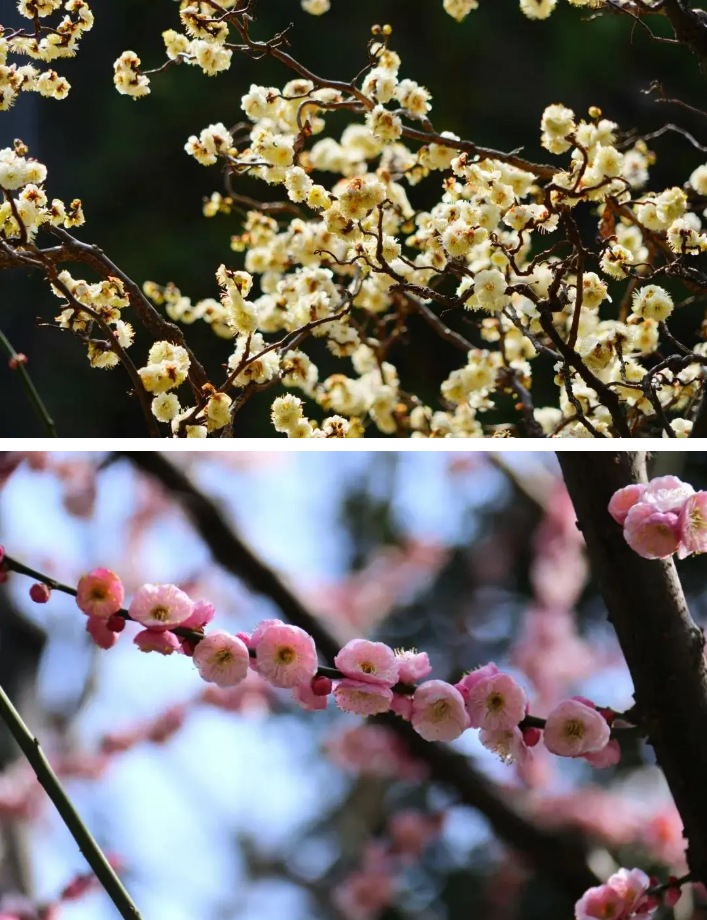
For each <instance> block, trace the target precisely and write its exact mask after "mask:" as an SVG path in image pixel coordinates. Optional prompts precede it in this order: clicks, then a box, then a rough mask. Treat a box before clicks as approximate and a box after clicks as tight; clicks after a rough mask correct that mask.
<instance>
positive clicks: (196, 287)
mask: <svg viewBox="0 0 707 920" xmlns="http://www.w3.org/2000/svg"><path fill="white" fill-rule="evenodd" d="M12 7H13V4H12V3H10V2H9V0H7V3H6V5H5V9H4V11H3V23H4V24H5V25H13V24H16V23H15V20H16V19H17V18H18V17H17V16H15V15H13V10H12ZM257 12H258V19H257V23H256V24H255V25H254V35H256V36H257V37H262V38H268V37H270V36H272V35H273V34H274V33H275V32H276V31H278V30H280V29H282V28H283V27H284V26H285V25H287V24H288V23H289V22H292V23H293V24H294V30H293V32H292V46H291V50H292V52H293V54H294V55H295V57H297V58H299V59H300V60H301V61H302V62H304V63H306V64H307V66H309V67H310V68H311V69H312V70H314V72H315V73H318V74H320V75H326V76H329V77H330V78H335V79H342V78H346V79H350V78H351V77H352V76H353V75H354V74H355V73H357V72H358V71H359V70H360V68H361V66H362V65H363V64H364V63H365V47H366V43H367V41H368V39H369V38H370V27H371V25H373V24H374V23H384V22H387V23H390V24H391V25H392V27H393V38H392V42H391V45H392V47H394V48H395V49H396V50H397V51H398V52H399V53H400V54H401V56H402V59H403V68H402V72H401V75H402V76H404V77H411V78H413V79H415V80H417V81H418V82H420V83H423V84H425V85H426V86H427V87H428V88H429V89H430V90H431V92H432V94H433V110H432V113H431V114H432V116H433V119H434V124H435V127H436V128H437V130H440V131H441V130H451V131H454V132H456V133H457V134H458V135H459V136H461V137H464V138H469V139H472V140H475V141H477V142H479V143H481V144H486V145H489V146H492V147H496V148H498V149H503V150H511V149H514V148H516V147H519V146H523V147H524V149H525V152H526V154H527V155H528V156H529V157H530V158H536V159H539V160H540V161H541V162H544V161H546V160H547V159H548V154H547V153H546V152H545V151H542V150H541V148H540V147H539V122H540V116H541V114H542V111H543V109H544V108H545V106H546V105H548V104H550V103H552V102H558V101H562V102H563V103H565V104H566V105H569V106H571V107H572V108H574V109H575V110H576V111H577V112H578V113H586V110H587V108H588V107H589V106H590V105H598V106H600V107H601V108H602V109H603V111H604V112H605V114H606V115H607V116H608V117H610V118H612V119H614V120H616V121H618V122H619V123H620V125H621V126H622V128H625V129H629V128H632V127H638V128H639V130H640V131H641V132H642V133H646V132H649V131H651V130H655V129H656V128H658V127H660V126H661V125H662V124H664V123H665V122H666V121H670V120H675V121H678V122H679V124H681V125H682V126H684V127H686V128H688V129H690V130H692V131H693V132H694V133H695V134H696V136H697V137H698V138H700V137H702V138H704V130H703V125H702V124H701V123H700V120H699V118H698V117H697V116H694V115H692V114H691V113H689V112H687V111H684V110H676V109H675V108H672V110H669V107H668V106H662V105H657V104H655V103H654V102H653V101H652V97H648V96H646V95H645V94H643V90H645V89H646V88H647V87H648V86H649V84H650V82H651V81H652V80H655V79H658V80H661V81H662V82H663V83H664V84H665V86H666V89H667V91H668V93H669V95H671V96H678V97H679V98H681V99H683V100H684V101H686V102H689V103H692V104H693V105H697V106H701V96H702V90H703V85H704V78H703V77H701V76H700V74H699V71H698V69H697V65H696V62H695V60H694V59H693V58H692V57H691V56H690V55H689V54H688V53H687V52H685V51H684V50H683V49H682V48H676V47H673V46H670V45H667V44H664V43H659V42H657V41H653V40H652V39H651V38H650V36H649V35H648V33H647V32H646V30H645V29H643V28H642V27H641V26H640V25H636V24H635V23H634V22H632V21H631V20H630V19H628V18H627V17H623V16H615V15H608V16H603V17H599V18H594V19H593V20H592V21H591V22H586V21H584V20H586V19H587V18H589V17H588V16H587V10H581V9H577V8H574V7H571V6H570V5H569V4H568V3H565V2H561V3H559V4H558V8H557V9H556V11H555V12H554V13H553V15H552V16H551V17H550V19H549V20H547V21H544V22H531V21H530V20H528V19H527V18H526V17H525V16H523V15H522V14H521V13H520V11H519V9H518V7H517V3H516V2H515V0H496V2H482V3H481V8H480V9H479V10H476V11H475V12H472V13H471V14H470V15H469V16H468V17H467V19H466V20H465V21H464V22H463V23H461V24H458V23H457V22H455V21H454V20H453V19H452V18H451V17H450V16H448V15H447V14H446V13H445V12H444V11H443V10H442V0H404V2H403V0H359V2H357V3H347V2H344V0H332V9H331V10H330V12H328V13H327V14H325V15H324V16H322V17H312V16H310V15H308V14H306V13H304V12H303V11H302V10H301V9H300V5H299V0H277V2H274V3H266V2H261V3H259V4H258V7H257ZM95 13H96V26H95V28H94V30H93V31H92V32H91V33H89V34H88V35H87V36H86V38H85V39H84V41H83V44H82V47H81V51H80V53H79V55H78V56H77V58H76V59H75V60H73V61H61V62H60V63H61V68H60V70H61V72H62V73H65V74H66V76H67V77H68V78H69V80H70V81H71V83H72V90H71V93H70V95H69V97H68V99H67V100H65V101H64V102H61V103H57V102H54V101H53V100H46V99H42V98H39V97H38V96H36V94H23V95H22V97H21V99H20V100H19V102H18V104H17V105H16V106H15V107H14V108H13V109H12V110H10V111H9V112H4V113H2V114H1V115H0V144H2V145H3V146H4V145H8V144H10V143H11V142H12V139H13V138H15V137H20V138H22V139H23V140H24V141H25V142H26V143H28V144H29V145H30V147H31V153H32V154H33V155H34V156H36V157H37V158H39V159H40V160H42V161H43V162H45V163H46V164H47V165H48V167H49V189H50V192H51V194H52V195H58V196H60V197H62V198H64V199H66V200H71V199H73V198H74V197H80V198H81V199H82V200H83V202H84V206H85V211H86V215H87V224H86V226H85V227H84V228H82V229H81V231H80V233H79V235H80V236H81V238H83V239H86V240H89V241H92V242H95V243H97V244H99V245H100V246H101V247H103V248H104V249H105V250H106V251H107V252H108V253H109V254H110V256H111V257H112V258H113V260H114V261H115V262H117V264H118V265H120V266H121V267H122V268H123V270H124V271H126V272H127V273H128V274H129V275H130V276H131V277H132V278H134V279H136V280H137V281H139V282H140V283H142V282H143V281H144V280H146V279H150V280H153V281H157V282H159V283H164V282H166V281H169V280H172V281H174V282H175V283H176V284H177V286H178V287H180V288H181V289H182V291H183V292H184V293H187V294H188V295H189V296H192V297H193V298H194V299H195V300H199V299H202V298H203V297H207V296H214V295H215V294H216V293H217V289H216V286H215V280H214V271H215V269H216V267H217V266H218V265H219V264H220V263H221V262H223V261H226V262H227V263H228V264H230V265H238V264H239V261H240V259H241V258H242V256H237V255H235V254H234V253H232V252H231V250H230V248H229V238H230V236H231V235H232V234H234V233H239V232H240V218H239V216H238V214H237V213H235V212H234V213H233V214H232V215H231V216H229V217H225V216H223V215H222V216H219V217H217V218H215V219H206V218H204V217H203V216H202V213H201V206H202V199H203V197H204V196H205V195H210V194H211V192H212V191H214V190H217V189H218V190H222V189H221V185H220V183H221V179H220V175H219V172H218V170H217V169H204V168H203V167H202V166H199V164H197V163H196V161H195V160H193V159H192V158H190V157H188V156H187V155H186V154H185V152H184V149H183V148H184V143H185V142H186V139H187V138H188V136H189V135H190V134H192V133H194V132H197V133H198V131H199V130H201V128H203V127H205V126H206V125H208V124H210V123H212V122H214V121H223V122H225V123H226V124H233V123H235V122H237V121H239V120H241V116H242V113H241V112H240V108H239V103H240V98H241V96H242V95H243V93H244V92H246V91H247V89H248V87H249V86H250V84H251V83H252V82H255V83H259V84H261V85H275V86H282V85H284V83H285V82H286V81H287V80H288V79H290V78H291V76H292V74H291V73H289V72H288V71H287V70H286V68H285V67H284V66H282V65H280V64H279V63H277V62H273V61H270V60H263V61H260V62H253V61H250V60H248V59H246V58H239V57H238V56H235V57H234V62H235V63H234V64H233V66H232V68H231V70H230V71H228V72H227V73H226V74H223V75H220V76H218V77H213V78H207V77H205V76H204V75H203V74H202V73H201V71H199V70H198V68H192V67H181V68H177V69H174V70H171V71H168V72H167V73H166V74H163V75H160V76H158V77H157V78H156V79H154V80H153V82H152V93H151V95H150V96H149V97H148V98H146V99H144V100H141V101H137V102H136V101H134V100H132V99H129V98H127V97H123V96H119V95H118V94H117V93H116V92H115V90H114V88H113V85H112V63H113V61H114V60H115V58H116V57H117V56H118V55H119V54H120V53H121V52H122V51H123V50H125V49H126V48H130V49H132V50H134V51H136V52H137V53H138V54H139V55H140V57H141V58H142V61H143V66H144V67H147V68H150V67H154V66H158V65H159V64H160V63H162V61H163V60H164V51H163V44H162V40H161V37H160V36H161V33H162V31H163V30H164V29H166V28H170V27H176V26H178V17H177V10H176V7H175V4H173V3H168V2H166V0H153V2H151V3H147V4H146V3H144V2H143V0H121V2H120V3H107V2H103V0H102V2H99V3H97V4H96V6H95ZM655 18H656V19H658V21H657V22H656V23H653V22H652V23H651V25H652V27H653V28H654V30H655V31H656V33H657V34H663V35H665V34H667V33H666V31H665V24H664V23H663V22H662V21H661V20H660V18H659V17H655ZM337 117H338V116H333V115H330V116H328V123H329V124H330V125H331V127H334V126H336V125H339V126H340V128H341V129H343V127H344V125H345V124H346V116H345V113H344V115H343V116H342V117H340V118H338V120H337ZM653 146H654V149H655V150H656V151H657V153H658V156H659V159H658V164H657V166H656V168H655V171H654V173H653V177H654V182H655V185H656V186H658V185H660V187H661V188H662V187H665V185H666V184H676V183H677V184H682V182H684V181H685V180H686V178H687V176H688V175H689V173H690V172H691V171H692V169H694V168H695V166H696V165H698V164H699V163H700V162H701V157H700V154H699V152H697V151H696V150H695V149H694V148H692V147H691V146H690V145H689V144H688V142H687V141H686V140H685V139H684V138H681V137H679V136H678V135H674V134H667V135H665V136H664V137H662V138H661V139H659V140H657V141H656V142H655V143H654V145H653ZM702 159H704V158H702ZM438 183H439V176H438V175H435V174H433V175H432V177H430V179H428V180H427V182H426V183H423V185H422V186H418V187H417V188H416V189H415V190H414V196H415V202H416V203H418V204H419V205H420V206H427V205H429V204H431V203H433V202H434V200H436V197H435V196H437V195H438ZM661 183H662V184H661ZM239 187H240V188H241V190H242V191H243V192H244V193H246V194H248V193H251V194H252V193H255V194H256V195H260V196H263V197H265V196H266V195H267V191H268V190H267V188H266V187H265V185H264V183H257V182H255V181H254V180H242V182H241V183H240V186H239ZM586 229H587V233H588V234H590V236H589V237H588V238H591V236H593V234H594V232H595V230H592V228H591V225H590V223H589V222H588V223H587V224H586ZM57 303H58V301H57V300H56V299H55V298H54V297H53V296H52V295H51V294H50V293H49V291H48V289H47V286H46V283H44V282H42V280H41V279H40V278H38V277H25V276H24V273H23V272H21V271H13V272H12V273H10V272H4V273H3V276H2V277H0V318H1V320H0V328H2V329H4V331H5V333H6V334H7V335H8V337H9V338H10V340H11V342H12V343H13V345H14V346H15V348H16V349H17V350H18V351H22V352H24V353H25V354H26V355H27V356H28V358H29V360H30V365H29V368H30V370H31V372H32V375H33V377H34V378H35V381H36V383H37V384H38V387H39V389H40V391H41V392H42V393H43V394H44V396H45V397H46V401H47V404H48V406H49V409H50V410H51V413H52V414H53V416H54V418H55V420H56V421H57V424H58V429H59V433H60V434H61V435H62V436H66V437H76V436H83V437H94V436H96V437H98V436H100V437H110V436H117V437H126V436H144V435H145V431H144V422H143V420H142V419H141V417H140V413H139V408H138V406H137V405H136V404H135V401H134V400H133V401H131V400H129V399H128V398H127V397H126V395H125V393H126V390H127V386H126V378H125V377H124V374H123V372H122V371H121V370H120V369H118V370H116V371H110V372H108V371H101V372H97V371H93V370H91V369H90V367H89V366H88V363H87V360H86V356H85V352H84V349H83V347H82V346H81V345H80V344H79V343H77V342H73V341H70V340H69V339H68V337H64V336H62V335H61V334H60V333H59V332H57V331H56V330H55V329H52V328H48V327H43V328H42V327H38V325H37V319H38V318H40V319H41V320H42V321H44V322H46V321H47V320H50V319H51V318H52V317H53V316H54V315H55V314H56V312H57V309H56V308H57ZM700 316H701V315H700V312H699V308H695V310H694V311H693V310H691V309H688V310H685V311H681V319H682V322H683V326H684V328H683V326H680V327H678V326H676V330H675V331H676V332H677V333H678V334H679V335H680V334H685V335H686V336H687V335H688V334H689V335H694V332H695V329H696V328H697V327H698V326H699V321H700ZM446 319H448V320H449V321H450V322H451V324H452V325H453V326H454V325H457V326H458V328H460V329H462V330H463V331H464V332H465V334H466V335H467V336H470V337H471V338H472V339H475V338H476V337H477V332H476V330H475V329H474V328H473V327H472V326H470V325H468V324H467V325H465V324H464V319H463V318H459V317H449V316H447V317H446ZM418 323H419V324H422V320H419V318H418V319H417V320H415V319H413V321H412V325H411V330H412V335H411V336H410V342H409V343H406V344H405V345H399V346H397V347H396V349H395V351H394V352H393V353H392V356H391V357H392V360H393V362H394V363H395V364H396V365H397V366H398V368H399V370H400V373H401V377H402V379H403V385H404V386H405V388H406V389H407V390H411V391H413V392H416V393H418V394H419V395H420V396H421V397H422V398H423V399H427V400H431V401H434V400H436V397H437V395H438V388H439V384H440V382H441V380H443V379H444V378H445V377H446V376H447V374H448V373H449V371H450V370H451V369H452V368H454V367H456V366H458V362H459V356H458V354H456V353H455V349H454V348H453V347H452V346H450V345H449V344H447V343H445V342H443V341H441V340H437V339H436V338H435V337H434V336H432V335H429V334H428V333H429V331H428V330H427V328H426V327H424V325H418ZM460 324H461V325H460ZM416 332H417V333H419V334H417V335H416V334H415V333H416ZM187 333H188V337H189V340H190V342H191V343H192V344H193V346H194V348H195V350H196V351H197V354H199V356H200V357H201V358H202V360H203V361H204V362H205V364H206V365H207V367H208V368H209V370H210V371H212V372H214V373H216V372H217V371H218V370H219V367H220V365H221V364H223V363H224V361H225V360H226V358H227V357H228V354H229V343H228V342H224V341H222V340H217V339H216V338H215V337H214V336H212V335H211V333H210V332H209V330H208V328H207V327H206V326H205V325H204V324H200V323H197V324H195V325H193V326H191V327H189V328H188V330H187ZM315 344H316V345H317V346H322V343H315ZM147 345H148V342H147V340H146V338H145V337H144V336H139V337H138V340H137V344H136V347H135V353H136V355H138V354H144V353H145V349H146V347H147ZM313 354H314V355H315V356H316V359H317V361H318V363H320V370H321V377H322V379H323V378H324V377H325V376H327V375H328V374H329V373H331V372H334V371H337V370H338V368H339V367H340V365H341V362H340V361H337V360H336V359H333V358H331V357H330V356H327V355H328V353H327V352H326V349H325V348H324V347H323V346H322V347H317V348H315V351H314V352H313ZM545 370H546V372H539V373H537V379H536V382H535V385H534V393H535V396H536V403H537V404H538V405H543V404H544V403H545V401H546V400H553V401H554V399H555V398H556V390H555V389H554V386H553V385H552V383H551V377H552V369H551V368H550V367H549V366H548V368H547V369H545ZM0 391H1V392H2V393H3V395H4V396H5V398H3V399H2V400H0V434H4V435H6V436H7V435H13V436H36V435H39V434H41V431H40V428H39V422H38V421H37V419H36V418H35V417H34V416H33V415H32V414H31V412H30V411H29V410H28V409H27V408H26V402H25V396H24V393H23V391H22V389H21V384H20V381H19V380H18V379H17V377H16V375H15V374H13V373H12V372H11V371H10V370H9V369H8V368H7V366H6V362H5V361H4V360H3V361H0ZM273 395H274V393H273V391H268V393H266V394H263V395H262V396H261V397H260V398H254V399H253V400H252V401H251V403H250V404H249V405H248V406H247V407H246V409H245V410H244V411H243V412H242V413H241V416H240V419H241V421H240V424H239V426H238V428H237V430H236V432H235V434H236V436H245V435H250V436H273V435H274V433H273V431H272V428H271V426H270V424H269V420H268V412H267V406H269V403H270V401H271V399H272V397H273ZM435 404H436V403H435ZM487 418H488V420H489V421H506V422H508V421H516V419H515V418H514V413H513V410H512V408H511V406H510V402H509V401H507V403H503V404H502V405H501V409H500V412H499V413H496V414H495V415H494V417H493V418H492V417H491V416H487Z"/></svg>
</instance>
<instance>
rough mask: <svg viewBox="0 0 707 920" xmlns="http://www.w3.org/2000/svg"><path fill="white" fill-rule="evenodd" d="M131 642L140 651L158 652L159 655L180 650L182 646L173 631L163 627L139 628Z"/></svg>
mask: <svg viewBox="0 0 707 920" xmlns="http://www.w3.org/2000/svg"><path fill="white" fill-rule="evenodd" d="M133 642H134V643H135V645H137V647H138V648H139V649H140V651H141V652H159V653H160V654H161V655H171V654H172V652H181V650H182V646H181V643H180V641H179V638H178V637H177V636H175V635H174V633H173V632H169V631H168V630H164V629H141V630H140V632H139V633H138V634H137V635H136V636H135V638H134V639H133Z"/></svg>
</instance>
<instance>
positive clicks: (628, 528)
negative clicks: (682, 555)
mask: <svg viewBox="0 0 707 920" xmlns="http://www.w3.org/2000/svg"><path fill="white" fill-rule="evenodd" d="M624 539H625V540H626V542H627V543H628V545H629V546H630V547H631V549H632V550H634V551H635V552H636V553H638V555H639V556H643V558H644V559H667V558H668V557H669V556H672V554H673V553H674V552H676V551H677V549H678V547H679V545H680V526H679V518H678V515H677V514H676V513H675V512H674V511H667V512H663V511H656V510H655V508H654V506H653V505H650V504H646V503H644V502H638V504H636V505H634V506H633V508H631V510H630V511H629V512H628V514H627V515H626V521H625V523H624Z"/></svg>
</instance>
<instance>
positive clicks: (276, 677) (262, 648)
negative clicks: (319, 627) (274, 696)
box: [251, 623, 319, 689]
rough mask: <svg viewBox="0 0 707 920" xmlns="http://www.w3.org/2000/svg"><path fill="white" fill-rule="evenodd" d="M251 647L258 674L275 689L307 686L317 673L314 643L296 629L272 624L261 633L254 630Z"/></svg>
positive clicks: (296, 627) (301, 631)
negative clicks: (252, 647)
mask: <svg viewBox="0 0 707 920" xmlns="http://www.w3.org/2000/svg"><path fill="white" fill-rule="evenodd" d="M254 640H255V643H254ZM251 643H252V644H255V660H256V664H257V671H258V673H259V674H260V675H261V676H262V677H264V678H265V679H266V680H268V681H270V683H271V684H272V685H273V686H274V687H285V688H287V689H292V688H293V687H297V686H299V684H306V683H309V682H310V681H311V679H312V678H313V677H314V675H315V674H316V673H317V668H318V666H319V665H318V662H317V648H316V646H315V644H314V639H312V637H311V636H310V635H309V633H306V632H305V631H304V630H303V629H300V627H299V626H288V625H286V624H284V623H281V624H277V623H275V624H271V625H270V626H268V627H267V628H266V629H264V630H262V631H261V632H260V633H258V630H257V629H256V631H255V632H254V633H253V635H252V636H251Z"/></svg>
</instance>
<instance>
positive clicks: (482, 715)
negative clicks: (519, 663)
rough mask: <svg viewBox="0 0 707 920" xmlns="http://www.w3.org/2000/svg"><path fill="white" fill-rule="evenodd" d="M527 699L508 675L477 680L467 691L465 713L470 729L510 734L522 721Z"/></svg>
mask: <svg viewBox="0 0 707 920" xmlns="http://www.w3.org/2000/svg"><path fill="white" fill-rule="evenodd" d="M527 704H528V698H527V696H526V695H525V691H524V690H523V688H522V687H521V686H520V685H519V684H518V683H517V682H516V681H515V680H514V679H513V678H512V677H511V675H510V674H504V673H502V672H499V673H498V674H492V675H490V676H489V677H486V678H483V679H482V680H477V681H476V682H475V683H474V684H473V685H472V686H471V688H470V689H469V690H468V695H467V697H466V710H467V712H468V713H469V719H470V724H471V726H472V728H485V729H488V730H489V731H511V730H512V729H514V728H515V727H516V726H517V725H518V723H519V722H521V721H522V719H523V716H524V715H525V712H526V706H527Z"/></svg>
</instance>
